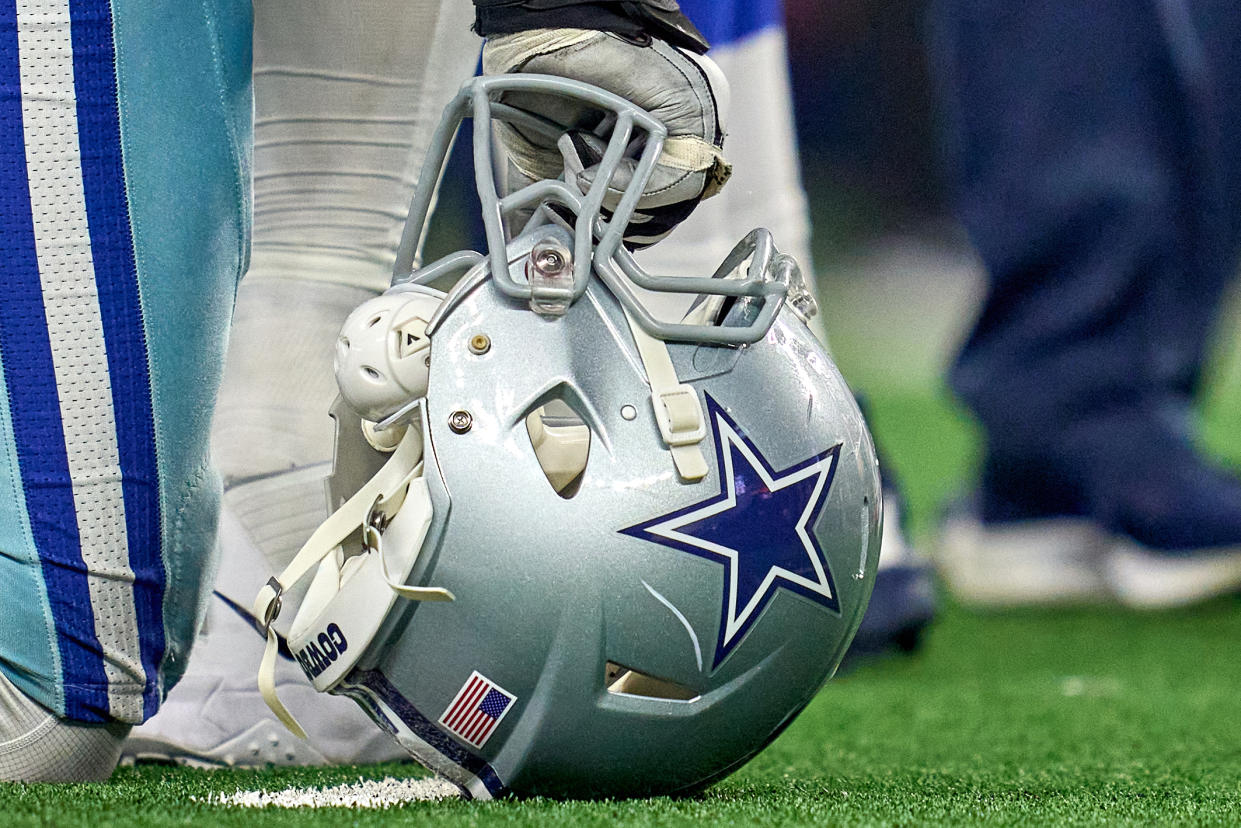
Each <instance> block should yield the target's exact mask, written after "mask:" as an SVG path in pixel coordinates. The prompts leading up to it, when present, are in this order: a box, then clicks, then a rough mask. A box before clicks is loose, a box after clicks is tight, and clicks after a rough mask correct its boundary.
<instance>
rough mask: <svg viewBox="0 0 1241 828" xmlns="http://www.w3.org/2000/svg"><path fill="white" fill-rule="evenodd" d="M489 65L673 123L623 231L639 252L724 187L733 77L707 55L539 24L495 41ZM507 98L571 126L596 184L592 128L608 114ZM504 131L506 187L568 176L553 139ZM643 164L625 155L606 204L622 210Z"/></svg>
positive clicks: (583, 175)
mask: <svg viewBox="0 0 1241 828" xmlns="http://www.w3.org/2000/svg"><path fill="white" fill-rule="evenodd" d="M483 69H484V71H485V72H486V73H487V74H489V75H492V74H501V73H507V72H533V73H538V74H546V75H557V76H560V77H565V78H571V79H573V80H579V81H583V82H585V83H589V84H593V85H595V86H599V87H602V88H603V89H606V90H608V91H609V92H612V93H614V94H616V95H619V96H620V97H622V98H626V99H627V100H629V101H632V102H633V103H635V104H637V105H638V106H640V107H642V108H643V109H645V110H647V111H648V112H650V113H651V114H652V115H653V116H654V117H655V118H657V119H658V120H659V121H661V122H662V123H663V124H664V126H665V127H667V129H668V138H667V140H666V141H665V143H664V148H663V152H662V153H661V154H660V157H659V161H658V163H657V164H656V166H655V169H654V172H653V173H652V175H651V177H650V180H649V181H648V182H647V185H646V189H645V192H644V194H643V196H642V198H641V199H640V200H639V202H638V209H637V211H636V212H635V213H634V216H633V218H632V220H631V221H630V224H629V227H628V228H627V230H626V232H625V243H626V245H628V246H629V247H631V248H638V247H645V246H647V245H651V244H654V243H655V242H657V241H659V240H660V239H662V238H664V237H665V236H667V235H668V233H670V232H671V231H672V229H673V228H674V227H675V226H676V225H677V224H678V223H680V222H681V221H684V220H685V218H686V217H688V216H689V214H690V213H691V212H692V211H693V209H694V207H695V206H697V204H698V202H699V201H701V200H702V199H704V198H710V197H711V196H712V195H715V193H717V192H719V190H720V188H721V187H723V186H724V183H725V182H726V181H727V180H728V177H729V175H730V173H731V172H732V168H731V167H730V166H729V164H728V163H727V162H726V161H725V160H724V157H723V155H722V153H721V147H722V145H723V142H724V117H725V113H724V110H725V109H726V108H727V99H728V82H727V80H725V78H724V75H723V73H722V72H721V71H720V70H719V67H717V66H716V65H715V63H714V62H713V61H711V60H710V59H709V58H706V57H702V56H699V55H695V54H692V53H690V52H688V51H686V50H683V49H680V48H677V47H676V46H672V45H671V44H669V43H667V42H665V41H662V40H657V39H651V38H641V39H638V38H627V37H623V36H621V35H617V34H612V33H608V32H600V31H592V30H586V29H532V30H529V31H523V32H517V33H515V34H503V35H497V36H493V37H491V38H490V39H488V41H487V44H486V46H485V47H484V49H483ZM504 101H505V103H508V104H512V105H513V106H518V107H521V108H522V109H527V110H530V111H532V112H536V113H538V114H540V115H542V116H544V117H546V118H549V119H551V120H552V121H555V122H556V123H559V124H563V125H565V126H566V127H567V128H568V129H569V130H571V131H573V132H572V134H573V135H574V141H573V145H574V147H575V149H576V150H577V152H578V154H579V156H580V159H579V160H580V161H581V162H582V166H584V167H585V169H584V170H583V171H582V172H579V173H578V174H577V175H578V185H579V186H580V187H581V189H582V190H583V191H586V190H588V189H589V188H590V185H591V183H592V182H593V180H594V169H593V168H594V165H595V164H597V163H598V161H599V158H600V157H601V151H602V146H601V144H600V142H599V141H597V140H592V139H593V135H592V131H593V130H594V129H595V128H596V127H598V126H599V124H600V121H601V119H602V113H600V112H598V111H597V110H592V109H589V108H587V107H586V106H585V105H579V104H575V103H574V102H571V101H566V100H562V99H559V98H557V99H551V98H547V97H544V96H539V95H534V94H530V95H525V94H517V93H509V94H508V95H506V96H505V98H504ZM498 132H499V140H500V144H501V150H502V152H503V156H504V160H505V170H504V172H503V174H502V178H501V181H502V186H504V187H505V189H506V191H508V192H511V191H513V190H515V189H518V188H520V187H522V186H525V185H526V184H529V183H531V182H532V181H537V180H542V179H547V178H559V177H560V176H561V174H562V172H563V170H564V166H565V165H564V158H563V156H562V155H561V152H560V150H559V149H558V148H557V147H556V145H555V144H553V143H551V142H550V141H546V140H544V139H542V138H540V137H538V136H532V135H523V134H522V133H521V132H519V131H518V129H517V128H516V127H513V126H510V125H502V126H500V127H499V129H498ZM636 165H637V159H636V158H626V159H625V161H624V162H623V164H622V166H621V168H620V170H619V171H618V172H617V175H616V177H615V179H614V180H613V185H612V187H611V189H610V191H609V194H608V198H606V199H605V201H604V206H605V207H607V208H612V207H615V205H616V203H617V202H618V201H619V200H620V197H621V194H622V193H621V190H622V189H623V188H624V187H625V186H627V185H628V183H629V181H630V180H631V176H632V173H633V170H634V168H635V167H636Z"/></svg>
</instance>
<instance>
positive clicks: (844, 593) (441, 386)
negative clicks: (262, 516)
mask: <svg viewBox="0 0 1241 828" xmlns="http://www.w3.org/2000/svg"><path fill="white" fill-rule="evenodd" d="M514 92H520V93H521V96H523V98H522V99H528V98H529V96H531V95H534V96H549V97H551V98H557V97H563V98H566V99H569V100H570V101H571V102H572V103H573V106H572V107H569V109H572V110H573V111H580V110H581V108H582V105H583V104H585V105H588V106H589V107H591V108H594V109H597V110H598V112H599V117H598V118H596V119H594V120H593V121H591V123H590V125H589V126H585V125H583V124H577V125H575V126H574V127H573V128H571V129H568V130H566V127H565V126H563V125H558V124H555V123H553V122H551V121H548V120H546V119H544V118H541V117H539V116H536V115H533V114H531V113H530V112H527V111H524V110H520V109H515V108H514V107H513V106H511V105H509V104H508V103H506V101H507V100H511V98H509V97H508V96H509V94H510V93H514ZM542 111H544V112H547V111H556V107H554V106H553V107H549V108H545V109H543V110H542ZM467 116H472V117H473V118H474V119H475V124H474V136H475V137H474V159H475V175H476V183H477V187H478V194H479V200H480V204H481V207H482V215H483V219H484V225H485V227H486V235H487V248H488V249H487V251H486V252H485V253H479V252H473V251H463V252H460V253H456V254H453V255H451V256H448V257H446V258H444V259H441V260H439V261H437V262H434V263H431V264H429V265H426V266H425V267H421V268H418V269H411V266H412V262H413V260H414V258H415V256H414V254H415V252H416V251H417V250H418V249H419V247H420V242H421V237H422V234H423V231H424V225H425V223H426V218H427V215H428V212H429V207H430V204H431V198H432V194H433V192H434V186H435V183H436V179H437V178H438V174H439V171H440V169H441V167H442V164H443V161H444V157H445V155H446V153H447V150H448V147H449V146H450V144H451V142H452V138H453V135H454V133H455V131H456V128H457V126H458V124H459V123H460V121H461V120H462V119H463V118H464V117H467ZM497 121H503V122H505V123H508V124H510V125H514V126H516V127H518V128H520V129H522V130H525V131H530V132H537V133H539V134H540V135H542V136H544V137H546V138H547V139H549V140H551V141H552V142H553V143H557V142H560V143H561V144H563V147H562V149H563V150H564V156H565V172H564V174H563V175H562V176H561V178H560V179H558V180H551V179H549V180H540V181H535V182H533V183H531V184H529V185H527V186H523V187H522V188H521V189H518V190H516V191H515V192H509V193H504V194H501V193H499V192H497V189H496V184H495V179H494V169H495V165H494V163H493V161H494V158H493V155H492V152H493V147H492V144H491V141H492V136H493V134H494V130H493V127H494V125H495V123H496V122H497ZM574 129H589V130H591V133H590V140H591V141H592V142H594V143H596V144H597V145H598V146H599V148H600V150H601V151H600V154H599V155H600V159H601V160H600V163H599V166H598V168H597V170H596V173H595V175H594V177H593V178H592V179H591V180H590V183H589V189H588V190H586V191H585V192H583V191H582V189H581V188H580V183H581V178H580V176H578V175H577V174H576V173H577V171H578V170H577V166H580V162H579V161H578V160H577V158H576V155H575V153H574V151H573V139H572V138H571V137H567V136H566V131H568V132H572V131H573V130H574ZM665 135H666V132H665V130H664V127H663V125H662V124H660V123H659V122H658V121H657V120H655V119H654V118H652V117H651V116H650V115H649V114H648V113H646V112H644V111H642V110H641V109H639V108H637V107H635V106H634V105H633V104H631V103H629V102H628V101H625V100H623V99H621V98H618V97H616V96H614V95H611V94H609V93H607V92H604V91H602V90H599V89H596V88H594V87H590V86H587V85H584V84H581V83H577V82H574V81H567V80H564V79H559V78H550V77H543V76H537V75H516V76H498V77H489V78H479V79H474V80H472V81H470V82H468V83H467V84H466V85H465V86H464V87H463V89H462V91H461V93H460V95H459V96H458V97H457V99H456V100H454V101H453V103H452V104H451V105H450V106H449V107H448V110H447V112H446V117H445V121H444V123H443V124H442V125H441V127H440V129H439V131H438V132H437V133H436V135H435V137H434V138H433V141H432V147H431V150H430V152H429V154H428V158H427V163H426V166H425V167H424V168H423V172H422V174H421V176H420V179H419V181H420V184H419V188H418V190H417V192H416V194H415V197H414V203H413V206H412V208H411V210H410V218H409V222H408V224H407V226H406V232H405V235H404V237H403V239H402V244H401V252H400V255H399V256H398V262H397V270H396V275H395V279H394V285H393V287H392V289H391V290H390V291H389V295H390V296H396V297H398V298H400V297H403V296H404V294H407V293H415V292H418V291H425V290H426V288H425V287H423V286H424V285H428V284H430V283H431V282H435V283H437V284H440V285H442V284H443V283H444V282H445V281H451V280H452V279H454V278H455V283H454V284H453V286H452V287H451V288H450V289H449V290H448V291H447V293H446V294H442V295H438V294H437V296H436V298H437V299H438V300H439V305H438V308H437V309H436V310H435V311H434V313H433V315H432V318H431V319H430V320H429V321H428V324H427V325H426V327H425V329H424V330H423V332H422V333H423V334H425V336H426V338H427V339H429V343H430V362H429V365H428V366H427V367H428V369H429V370H428V374H427V382H426V392H425V396H422V397H418V396H413V395H410V396H409V398H408V399H403V398H401V397H400V395H395V396H394V397H391V398H390V397H388V396H386V394H387V389H385V390H384V391H383V393H381V394H378V395H377V396H376V397H375V398H374V399H379V400H381V401H382V405H375V406H370V405H369V404H368V405H366V406H363V407H362V410H359V409H352V410H350V408H349V407H348V405H344V404H342V405H338V406H337V407H336V408H335V416H336V421H337V450H336V462H335V469H334V473H333V478H332V481H331V483H330V486H329V488H330V491H331V503H332V507H333V509H334V510H335V511H334V512H333V514H332V516H331V517H329V518H328V519H327V521H325V522H324V523H323V525H322V526H320V527H319V529H317V530H316V531H315V533H314V535H313V536H312V537H311V538H310V540H309V541H308V542H307V543H306V545H305V546H304V547H303V548H302V549H301V551H300V552H299V553H298V554H297V555H296V556H295V557H294V559H293V560H292V562H291V563H290V564H289V566H288V567H287V568H286V569H285V570H284V572H282V573H281V574H280V575H279V576H277V577H274V578H271V579H270V580H269V581H268V584H267V586H265V587H264V588H263V590H262V591H261V592H260V594H259V596H258V598H257V599H256V601H255V603H254V608H253V615H254V616H255V617H256V618H257V619H259V620H260V622H261V624H262V625H263V627H264V629H265V630H266V631H267V639H268V640H267V646H266V649H265V652H264V658H263V663H262V666H261V668H260V675H259V684H260V687H261V688H262V691H263V693H264V695H265V697H266V698H267V699H268V701H269V703H270V704H271V706H272V709H273V711H275V712H276V713H277V715H279V716H280V718H281V720H282V721H283V722H285V723H286V724H287V725H288V726H289V727H290V729H292V730H293V731H295V732H298V731H300V726H299V724H298V722H297V721H296V719H295V718H294V717H293V716H292V715H291V714H290V713H289V711H288V710H287V709H286V708H285V707H284V705H283V704H282V702H281V699H280V693H279V688H278V687H277V683H278V682H277V679H276V672H275V670H276V665H277V664H278V662H279V638H278V635H277V632H276V630H277V627H278V625H280V624H284V623H286V622H287V620H288V619H287V614H288V613H292V612H295V615H294V617H293V620H292V623H291V625H290V626H289V627H288V648H289V651H290V653H291V654H292V655H293V657H294V658H295V659H296V661H297V662H298V664H299V665H300V666H301V668H302V670H303V671H304V672H305V674H306V676H307V678H308V679H309V680H310V682H311V683H312V684H313V686H314V687H315V689H317V690H320V691H324V692H328V693H332V694H335V695H340V696H348V697H350V698H352V699H353V700H354V701H356V702H357V703H358V704H359V705H360V706H361V707H362V709H363V710H365V711H366V713H367V714H368V715H369V716H370V717H371V718H372V719H373V720H374V721H375V722H376V723H377V724H378V725H379V726H380V728H382V729H383V730H384V731H385V732H387V733H388V734H390V735H391V737H392V738H393V739H394V740H395V741H396V742H397V743H399V744H400V745H401V746H402V747H403V748H404V749H405V750H407V751H408V752H409V753H410V754H411V755H413V756H414V757H415V758H416V759H418V760H419V761H420V762H422V763H423V764H425V765H426V766H427V767H429V768H431V769H432V770H434V771H436V772H437V773H439V774H441V775H442V776H444V777H445V778H446V779H448V780H449V781H451V782H453V783H455V784H456V785H457V786H458V787H459V788H460V789H461V790H462V791H463V792H464V793H465V794H466V795H468V796H472V797H476V798H483V799H485V798H491V797H495V796H499V795H502V794H505V793H508V792H512V793H516V794H521V795H550V796H573V797H610V796H647V795H661V794H677V793H685V792H689V791H694V790H698V789H701V788H702V787H704V786H706V785H710V784H711V783H712V782H714V781H716V780H718V779H721V778H723V777H724V776H726V775H727V774H729V773H731V772H732V771H733V770H735V769H736V768H738V767H740V766H741V765H742V764H744V763H745V762H746V761H747V760H748V759H749V758H751V757H752V756H754V755H755V754H757V753H758V752H759V751H760V750H762V749H763V748H764V747H765V746H766V745H767V744H768V743H769V742H771V740H772V739H774V738H775V737H776V736H777V735H778V734H779V733H780V732H781V731H782V730H783V729H784V728H785V727H787V726H788V725H789V723H790V722H792V721H793V719H794V718H795V717H796V715H797V714H798V713H799V712H800V711H801V710H802V708H804V707H805V705H806V704H808V703H809V702H810V700H811V699H812V698H813V697H814V695H815V694H816V693H817V691H818V690H819V688H820V687H821V686H822V684H823V683H824V681H826V680H827V679H828V678H830V677H831V676H832V674H833V673H834V672H835V670H836V668H837V666H838V665H839V663H840V660H841V658H842V657H843V656H844V653H845V651H846V650H847V649H848V647H849V644H850V643H851V641H852V639H853V636H854V634H855V632H856V631H857V628H858V625H859V623H861V620H862V616H863V613H864V611H865V608H866V604H867V600H868V598H869V596H870V593H871V589H872V587H873V585H874V581H875V571H876V567H877V565H878V561H879V547H880V542H881V532H882V520H883V518H882V512H883V500H882V495H881V487H880V479H879V469H878V464H877V462H876V460H875V454H874V446H873V444H872V442H871V438H870V434H869V432H868V431H867V428H866V425H865V422H864V420H863V417H862V415H861V412H860V411H859V410H858V407H857V404H856V402H855V400H854V397H853V395H852V393H851V392H850V391H849V389H848V388H847V387H846V385H845V383H844V381H843V379H842V378H841V376H840V373H839V372H838V371H837V369H836V367H835V365H834V364H833V363H832V360H831V358H830V357H829V356H828V354H827V353H826V352H825V351H824V349H823V347H822V346H821V345H820V343H819V342H818V341H817V340H816V339H815V337H814V336H813V334H812V333H811V331H810V330H809V329H808V327H807V325H806V319H808V318H809V317H810V316H811V315H812V314H813V313H814V311H815V307H814V301H813V299H812V297H811V296H810V293H809V291H807V289H806V286H805V283H804V282H803V281H802V278H801V274H800V271H799V270H798V268H797V265H796V263H795V262H794V261H793V260H792V259H790V258H789V257H787V256H784V255H782V254H780V253H779V251H778V250H776V248H775V246H774V243H773V241H772V239H771V235H770V234H769V233H767V232H766V231H764V230H755V231H753V232H752V233H750V234H749V235H748V236H747V237H746V238H745V239H744V240H743V241H742V242H741V243H740V244H739V245H738V246H737V248H736V249H735V250H734V251H733V253H732V254H731V255H730V256H728V257H727V258H726V259H725V261H724V263H723V265H721V266H720V267H719V268H718V269H717V270H716V271H715V274H714V276H709V277H708V276H705V275H699V276H686V277H668V276H660V275H655V274H651V273H648V272H646V271H645V270H644V269H642V268H641V267H640V266H639V265H638V264H637V263H636V262H635V261H634V259H633V257H632V255H631V254H630V253H629V251H628V250H627V249H626V248H625V247H624V244H623V235H624V230H625V228H626V227H627V226H628V224H629V221H630V218H631V216H632V214H633V211H634V210H635V205H636V204H637V202H638V199H639V196H640V194H641V193H642V192H643V189H644V187H645V186H646V183H647V181H648V179H649V176H650V174H651V170H652V168H653V166H654V164H655V160H656V158H657V157H659V154H660V151H661V146H662V144H663V141H664V138H665ZM578 137H579V138H581V136H578ZM627 156H628V157H630V158H632V159H633V160H634V161H635V162H636V163H633V164H631V165H628V166H627V169H628V170H631V171H632V173H633V174H632V176H628V175H626V176H619V177H618V175H617V171H618V170H619V169H621V167H622V165H621V163H620V162H621V160H622V159H624V158H626V157H627ZM575 165H576V166H575ZM605 199H606V203H607V205H608V207H607V208H606V209H605V207H604V205H605ZM638 287H641V288H645V289H649V290H655V291H660V292H668V293H681V294H687V295H689V297H690V298H691V301H690V302H689V303H688V304H689V311H688V313H687V314H686V315H685V317H684V318H683V319H681V320H680V321H671V322H670V321H662V320H659V319H656V318H655V317H654V316H652V314H651V313H650V312H649V311H648V310H647V309H646V308H645V307H644V306H643V304H642V303H641V301H640V300H639V299H638V298H637V295H636V289H637V288H638ZM392 319H396V316H393V317H392ZM366 330H368V331H370V334H366V333H363V332H362V331H356V332H355V333H354V336H358V335H362V336H366V335H372V334H373V335H374V336H376V337H377V340H376V341H375V342H373V343H362V344H359V343H356V342H354V343H353V344H354V345H355V346H357V347H359V348H361V350H360V351H359V353H380V352H383V353H388V352H387V351H384V350H383V349H384V348H385V347H387V346H389V345H392V344H393V342H394V340H393V337H394V336H396V334H394V333H393V330H394V329H393V325H390V324H388V323H386V322H383V323H377V324H375V325H373V326H370V327H368V328H366ZM351 342H352V340H351ZM397 344H399V343H397ZM381 346H382V347H381ZM359 364H361V363H359ZM367 364H371V363H367ZM372 367H378V363H374V364H372ZM378 373H382V371H379V372H378ZM397 373H401V372H399V371H398V372H397ZM342 396H343V397H344V398H345V403H348V401H349V399H352V398H357V397H358V396H359V395H357V394H355V393H354V391H353V389H350V392H349V394H347V395H344V394H343V395H342ZM363 396H364V395H363ZM368 399H369V398H368ZM365 423H370V425H366V424H365ZM387 432H391V433H392V434H393V435H394V436H393V439H391V440H387V441H380V440H376V439H375V435H376V433H387ZM377 443H378V444H382V445H385V446H386V445H392V444H395V448H393V449H392V450H391V451H381V450H377ZM304 581H309V582H310V585H309V588H308V589H307V590H306V593H305V596H304V598H303V599H302V600H301V601H300V605H298V602H296V601H295V600H294V598H293V593H292V590H293V589H294V588H295V586H297V585H298V584H300V583H302V582H304Z"/></svg>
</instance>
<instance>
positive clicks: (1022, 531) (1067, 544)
mask: <svg viewBox="0 0 1241 828" xmlns="http://www.w3.org/2000/svg"><path fill="white" fill-rule="evenodd" d="M935 560H936V565H937V567H938V570H939V573H940V575H941V576H942V577H943V578H944V580H945V582H946V583H947V584H948V586H949V588H950V589H951V590H952V592H953V594H954V595H955V596H956V597H957V598H958V600H960V601H961V602H962V603H964V604H968V605H971V606H975V607H981V608H997V609H998V608H1008V607H1019V606H1052V605H1064V604H1088V603H1099V602H1108V601H1114V602H1119V603H1121V604H1124V605H1125V606H1128V607H1133V608H1135V609H1168V608H1173V607H1182V606H1190V605H1192V604H1196V603H1200V602H1202V601H1205V600H1208V599H1210V598H1214V597H1217V596H1220V595H1226V594H1228V593H1231V592H1236V591H1238V590H1241V548H1235V547H1230V548H1227V549H1210V550H1199V551H1192V552H1186V553H1180V554H1172V553H1165V552H1160V551H1158V550H1154V549H1149V548H1147V547H1144V546H1142V545H1140V544H1138V543H1136V542H1134V541H1133V540H1132V539H1130V538H1126V537H1120V536H1114V535H1110V534H1108V533H1107V532H1105V531H1104V530H1102V529H1101V528H1100V527H1099V526H1098V525H1097V524H1096V523H1094V522H1093V521H1090V520H1088V519H1085V518H1054V519H1051V518H1049V519H1044V520H1029V521H1014V522H1011V523H1003V524H984V523H982V522H981V521H979V520H978V519H977V518H976V517H975V516H973V515H971V514H968V513H957V514H954V515H952V516H950V517H949V518H948V519H947V520H946V521H945V522H944V525H943V530H942V534H941V537H940V545H939V548H938V550H937V554H936V559H935Z"/></svg>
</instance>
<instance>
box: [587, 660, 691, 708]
mask: <svg viewBox="0 0 1241 828" xmlns="http://www.w3.org/2000/svg"><path fill="white" fill-rule="evenodd" d="M603 680H604V683H605V684H607V687H608V692H609V693H613V694H615V695H617V696H639V697H641V698H644V699H660V700H663V701H680V702H688V701H694V700H696V699H697V698H698V695H699V694H698V692H697V691H695V690H694V689H693V688H691V687H686V686H685V685H684V684H677V683H676V682H675V681H669V680H668V679H661V678H658V677H657V676H652V675H650V674H648V673H643V672H641V671H639V670H632V669H630V668H628V667H625V666H623V665H620V664H617V663H616V662H614V661H609V662H608V663H607V666H606V667H605V668H604V672H603Z"/></svg>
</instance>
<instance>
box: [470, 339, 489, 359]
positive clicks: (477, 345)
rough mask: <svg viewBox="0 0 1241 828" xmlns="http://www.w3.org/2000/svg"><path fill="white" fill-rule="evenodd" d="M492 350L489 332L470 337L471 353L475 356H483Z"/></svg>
mask: <svg viewBox="0 0 1241 828" xmlns="http://www.w3.org/2000/svg"><path fill="white" fill-rule="evenodd" d="M490 350H491V337H489V336H487V334H481V333H480V334H474V335H473V336H472V337H470V353H471V354H474V356H482V355H483V354H485V353H487V352H488V351H490Z"/></svg>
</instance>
